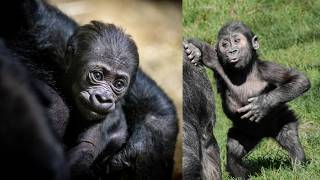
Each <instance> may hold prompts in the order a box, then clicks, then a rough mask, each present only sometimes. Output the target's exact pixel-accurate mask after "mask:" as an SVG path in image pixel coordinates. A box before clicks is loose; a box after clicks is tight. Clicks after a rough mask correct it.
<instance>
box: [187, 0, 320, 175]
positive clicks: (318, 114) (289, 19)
mask: <svg viewBox="0 0 320 180" xmlns="http://www.w3.org/2000/svg"><path fill="white" fill-rule="evenodd" d="M230 20H241V21H243V22H244V23H246V24H247V25H248V26H249V27H251V29H252V30H253V31H254V32H255V33H256V34H257V35H258V36H259V40H260V46H261V47H260V50H259V54H260V57H261V59H263V60H270V61H272V62H275V63H279V64H282V65H283V66H286V67H291V68H295V69H297V70H299V71H301V72H303V73H305V74H306V75H307V76H308V77H309V78H310V81H311V84H312V87H311V89H310V90H309V91H308V92H307V93H305V94H304V95H303V96H301V97H299V98H297V99H296V100H294V101H292V102H290V107H291V108H292V109H293V110H294V111H295V113H296V114H297V116H298V117H299V119H300V127H299V133H300V139H301V142H302V144H303V147H304V149H305V152H306V156H307V159H308V163H307V164H306V165H304V166H299V167H298V166H295V167H292V166H291V163H290V159H289V157H288V155H287V152H285V151H283V150H282V149H281V148H280V147H279V146H278V145H277V144H276V143H275V142H274V141H272V140H268V139H266V140H264V141H263V142H262V143H260V145H259V146H258V147H257V148H256V149H255V150H254V151H253V152H252V153H251V154H250V155H249V156H248V157H247V158H246V160H245V162H246V163H247V164H248V165H250V166H251V170H252V172H254V173H253V175H252V176H251V178H252V179H266V180H270V179H275V180H282V179H283V180H286V179H293V180H300V179H310V180H313V179H320V97H319V94H320V91H319V88H320V1H319V0H318V1H312V0H291V1H289V0H247V1H246V0H232V1H225V0H214V1H212V0H184V1H183V35H184V37H196V38H198V39H201V40H204V41H207V42H209V43H212V44H213V43H214V42H215V41H216V35H217V32H218V30H219V28H221V26H222V25H223V24H225V23H226V22H228V21H230ZM208 74H209V77H210V78H212V73H211V72H210V71H209V70H208ZM211 80H212V82H213V87H214V90H215V98H216V107H217V109H216V115H217V123H216V127H215V129H214V134H215V136H216V138H217V140H218V143H219V146H220V149H221V150H220V151H221V155H220V156H221V159H222V169H223V170H224V172H223V178H224V179H228V178H230V177H228V175H227V173H226V172H225V168H224V167H225V163H226V148H225V146H226V134H227V131H228V128H229V127H230V126H231V122H230V120H228V119H227V118H226V116H225V115H224V113H223V112H222V109H221V100H220V97H219V96H218V95H217V94H216V87H215V83H214V80H213V79H211Z"/></svg>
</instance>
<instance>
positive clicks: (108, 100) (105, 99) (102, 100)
mask: <svg viewBox="0 0 320 180" xmlns="http://www.w3.org/2000/svg"><path fill="white" fill-rule="evenodd" d="M95 96H96V98H97V100H98V101H99V103H101V104H103V103H113V99H112V98H110V97H108V96H106V95H103V94H95Z"/></svg>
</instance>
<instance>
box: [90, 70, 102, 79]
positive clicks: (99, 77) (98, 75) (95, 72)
mask: <svg viewBox="0 0 320 180" xmlns="http://www.w3.org/2000/svg"><path fill="white" fill-rule="evenodd" d="M92 75H93V78H94V79H95V80H97V81H102V80H103V74H102V73H101V72H99V71H93V72H92Z"/></svg>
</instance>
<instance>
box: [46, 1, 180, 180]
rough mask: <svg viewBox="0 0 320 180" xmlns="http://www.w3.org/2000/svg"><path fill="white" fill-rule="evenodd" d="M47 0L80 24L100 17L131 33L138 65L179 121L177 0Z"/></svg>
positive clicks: (177, 159)
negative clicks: (163, 94) (171, 103)
mask: <svg viewBox="0 0 320 180" xmlns="http://www.w3.org/2000/svg"><path fill="white" fill-rule="evenodd" d="M50 2H51V3H52V4H54V5H56V6H57V7H58V8H59V9H61V10H62V11H63V12H64V13H66V14H67V15H69V16H71V17H73V18H74V19H75V20H76V21H77V22H78V23H79V24H81V25H82V24H86V23H89V22H90V21H91V20H100V21H103V22H105V23H114V24H115V25H117V26H120V27H122V28H123V29H124V30H125V31H126V33H128V34H130V35H132V38H133V39H134V40H135V42H136V44H137V46H138V51H139V54H140V67H141V68H142V69H143V70H144V71H145V72H146V73H147V74H148V75H150V76H151V78H152V79H154V80H155V81H156V82H157V83H158V85H159V86H160V87H162V88H163V89H164V91H165V92H166V93H167V94H168V95H169V97H170V98H172V100H173V101H174V104H175V106H176V108H177V111H178V116H179V120H180V121H181V120H182V51H181V39H182V38H181V37H182V36H181V32H182V31H181V20H182V17H181V1H179V0H173V1H169V0H167V1H165V0H162V1H161V0H158V1H157V0H154V1H152V0H51V1H50ZM180 124H181V123H180ZM180 129H181V128H180ZM181 132H182V131H181V130H180V133H179V136H178V141H177V146H176V147H177V148H176V153H175V172H174V176H175V178H176V179H177V178H179V177H181V161H182V159H181Z"/></svg>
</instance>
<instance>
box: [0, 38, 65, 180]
mask: <svg viewBox="0 0 320 180" xmlns="http://www.w3.org/2000/svg"><path fill="white" fill-rule="evenodd" d="M12 54H13V53H12V52H11V51H9V50H8V49H7V48H6V47H5V46H4V45H3V44H2V42H1V44H0V93H1V96H0V101H1V105H0V114H1V118H0V119H1V120H0V141H1V148H0V154H1V175H2V176H3V177H6V178H8V179H21V178H25V179H52V180H62V179H67V178H68V176H69V175H68V168H67V162H66V160H65V157H64V153H63V148H62V144H61V142H59V141H58V139H57V136H56V135H55V133H54V132H53V129H52V126H50V124H51V122H52V119H50V118H49V117H50V115H48V113H47V112H48V111H47V108H50V106H51V105H52V104H51V100H52V99H51V96H50V95H48V94H46V91H43V89H42V88H43V84H41V83H40V82H39V81H34V80H32V79H31V78H30V76H29V74H28V73H27V72H26V70H25V69H24V68H23V67H22V66H21V65H20V64H18V63H17V62H18V60H17V57H14V56H13V55H12ZM57 101H59V100H58V99H57Z"/></svg>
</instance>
